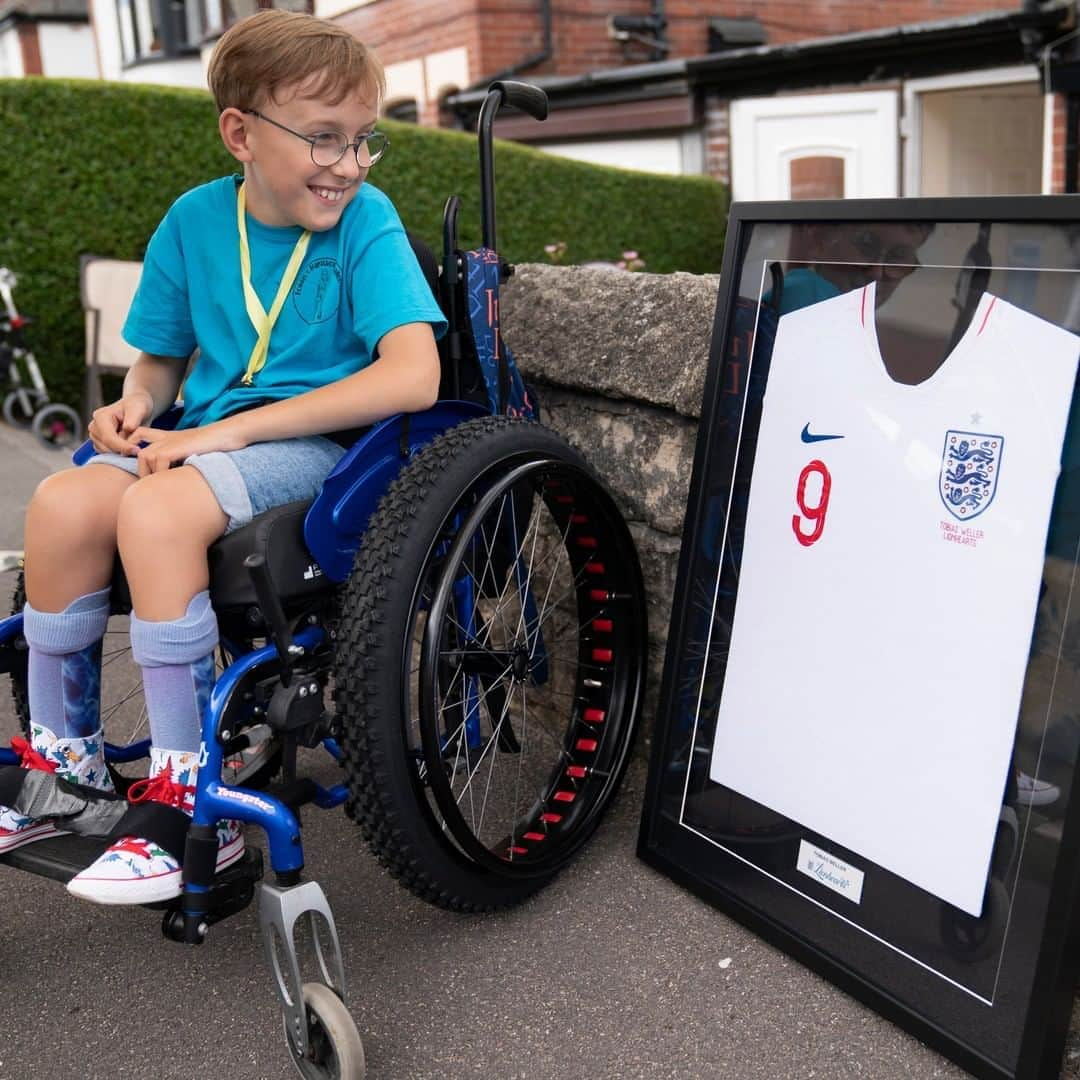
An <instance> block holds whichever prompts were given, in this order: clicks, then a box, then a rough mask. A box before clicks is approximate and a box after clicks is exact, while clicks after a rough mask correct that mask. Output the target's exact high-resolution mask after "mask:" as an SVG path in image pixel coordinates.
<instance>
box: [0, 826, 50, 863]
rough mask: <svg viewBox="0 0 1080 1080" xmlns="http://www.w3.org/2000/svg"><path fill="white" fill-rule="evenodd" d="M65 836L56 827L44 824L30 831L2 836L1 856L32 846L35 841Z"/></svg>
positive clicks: (0, 837)
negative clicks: (25, 845)
mask: <svg viewBox="0 0 1080 1080" xmlns="http://www.w3.org/2000/svg"><path fill="white" fill-rule="evenodd" d="M63 835H64V834H63V833H62V832H61V831H60V830H59V829H58V828H56V827H55V826H54V825H51V824H49V823H48V822H43V823H42V824H41V825H34V826H32V827H31V828H28V829H21V830H20V831H19V832H16V833H8V834H7V835H5V836H0V855H6V854H7V853H8V852H9V851H14V850H15V849H16V848H21V847H22V846H23V844H31V843H33V842H34V841H35V840H47V839H48V838H49V837H50V836H63Z"/></svg>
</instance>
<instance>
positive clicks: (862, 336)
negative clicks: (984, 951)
mask: <svg viewBox="0 0 1080 1080" xmlns="http://www.w3.org/2000/svg"><path fill="white" fill-rule="evenodd" d="M1078 346H1080V339H1078V338H1077V337H1076V336H1075V335H1073V334H1070V333H1068V332H1067V331H1065V330H1062V329H1060V328H1059V327H1057V326H1054V325H1053V324H1051V323H1049V322H1046V321H1045V320H1043V319H1040V318H1038V317H1036V316H1034V315H1030V314H1028V313H1027V312H1025V311H1022V310H1020V309H1019V308H1017V307H1014V306H1013V305H1011V304H1008V303H1006V302H1005V301H1003V300H1001V299H999V298H996V297H994V296H991V295H990V294H984V295H983V297H982V299H981V301H980V302H979V306H978V309H977V310H976V312H975V316H974V318H973V319H972V321H971V325H970V326H969V327H968V330H967V332H966V333H965V334H964V336H963V338H962V339H961V340H960V342H959V343H958V344H957V345H956V347H955V348H954V350H953V351H952V353H951V354H950V355H949V356H948V357H947V359H946V361H945V362H944V364H942V366H941V367H940V368H938V370H937V371H935V372H934V374H933V375H931V376H930V378H928V379H926V380H925V381H924V382H922V383H920V384H919V385H917V386H908V385H904V384H900V383H897V382H894V381H893V380H892V378H890V376H889V374H888V373H887V371H886V369H885V366H884V364H883V362H882V357H881V352H880V350H879V347H878V342H877V334H876V329H875V325H874V288H873V285H868V286H866V287H865V288H863V289H857V290H855V291H853V292H850V293H846V294H844V295H842V296H837V297H834V298H831V299H829V300H825V301H823V302H821V303H818V304H814V305H812V306H810V307H807V308H803V309H801V310H799V311H794V312H792V313H790V314H788V315H785V316H784V317H783V318H782V319H781V320H780V324H779V328H778V330H777V335H776V342H775V345H774V348H773V354H772V362H771V367H770V373H769V381H768V385H767V389H766V394H765V400H764V406H763V413H762V420H761V428H760V434H759V439H758V446H757V452H756V455H755V459H754V468H753V475H752V480H751V487H750V502H749V507H748V516H747V525H746V539H745V543H744V546H743V551H744V555H743V560H742V567H741V571H740V580H739V587H738V594H737V598H736V607H735V618H734V623H733V627H732V638H731V644H730V652H729V658H728V665H727V670H726V674H725V678H724V686H723V691H722V696H721V701H720V707H719V714H718V718H717V726H716V738H715V742H714V748H713V755H712V763H711V769H710V776H711V777H712V779H713V780H715V781H716V782H718V783H721V784H724V785H726V786H727V787H730V788H732V789H734V790H735V791H738V792H741V793H742V794H744V795H747V796H749V797H750V798H752V799H754V800H755V801H757V802H759V803H762V804H764V805H765V806H768V807H770V808H772V809H774V810H777V811H779V812H780V813H782V814H784V815H785V816H786V817H788V818H790V819H792V820H794V821H796V822H799V823H800V824H802V825H804V826H806V827H808V828H809V829H811V830H813V831H814V832H817V833H820V834H821V835H822V836H823V837H824V838H825V839H826V840H831V841H834V842H835V843H837V844H840V845H842V846H843V847H845V848H848V849H849V850H850V851H853V852H855V853H856V854H858V855H860V856H863V857H864V858H866V859H869V860H871V861H872V862H874V863H877V864H878V865H880V866H882V867H884V868H886V869H887V870H890V871H892V872H893V873H895V874H898V875H900V876H901V877H903V878H905V879H906V880H908V881H910V882H913V883H914V884H915V885H917V886H919V887H920V888H922V889H925V890H927V891H929V892H931V893H933V894H934V895H935V896H938V897H940V898H941V899H943V900H946V901H948V902H949V903H951V904H954V905H955V906H957V907H959V908H961V909H963V910H964V911H967V912H970V913H971V914H975V915H977V914H979V913H980V912H981V910H982V905H983V891H984V888H985V885H986V877H987V872H988V868H989V861H990V855H991V851H992V847H993V842H994V835H995V831H996V824H997V820H998V814H999V811H1000V808H1001V803H1002V796H1003V792H1004V787H1005V781H1006V778H1007V770H1008V768H1009V763H1010V760H1011V754H1012V747H1013V742H1014V737H1015V731H1016V722H1017V714H1018V710H1019V705H1020V694H1021V688H1022V685H1023V681H1024V672H1025V669H1026V665H1027V657H1028V651H1029V647H1030V641H1031V631H1032V625H1033V622H1034V618H1035V608H1036V604H1037V601H1038V594H1039V585H1040V580H1041V572H1042V563H1043V553H1044V548H1045V543H1046V530H1047V523H1048V520H1049V516H1050V507H1051V502H1052V500H1053V495H1054V485H1055V482H1056V480H1057V476H1058V472H1059V468H1060V458H1061V446H1062V441H1063V438H1064V433H1065V424H1066V418H1067V416H1068V411H1069V403H1070V400H1071V397H1072V391H1073V383H1074V380H1075V377H1076V365H1077V354H1078Z"/></svg>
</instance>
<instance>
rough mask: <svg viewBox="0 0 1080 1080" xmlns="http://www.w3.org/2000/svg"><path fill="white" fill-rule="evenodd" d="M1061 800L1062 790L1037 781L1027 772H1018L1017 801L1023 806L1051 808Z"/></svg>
mask: <svg viewBox="0 0 1080 1080" xmlns="http://www.w3.org/2000/svg"><path fill="white" fill-rule="evenodd" d="M1059 798H1061V788H1059V787H1058V786H1057V785H1056V784H1051V783H1049V782H1048V781H1046V780H1037V779H1036V778H1035V777H1034V776H1028V774H1027V773H1026V772H1021V771H1020V770H1019V769H1017V771H1016V801H1017V802H1018V803H1019V804H1020V805H1021V806H1049V805H1050V803H1053V802H1057V801H1058V799H1059Z"/></svg>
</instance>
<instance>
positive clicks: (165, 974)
mask: <svg viewBox="0 0 1080 1080" xmlns="http://www.w3.org/2000/svg"><path fill="white" fill-rule="evenodd" d="M65 464H66V458H65V457H64V456H62V455H61V454H59V453H57V452H53V451H49V450H47V449H45V448H44V447H41V446H39V445H37V444H36V443H34V442H33V441H32V438H31V437H30V436H29V435H22V434H20V433H16V432H13V431H12V430H11V429H10V428H6V427H4V426H2V425H0V551H3V550H4V549H17V548H18V547H20V546H21V536H22V516H23V512H24V510H25V506H26V503H27V501H28V499H29V497H30V495H31V494H32V492H33V490H34V487H35V485H36V484H37V482H38V481H39V480H40V478H41V477H42V476H44V475H45V474H46V473H48V472H49V471H51V470H53V469H56V468H60V467H64V465H65ZM14 576H15V575H14V574H13V573H11V572H7V573H0V595H10V587H11V586H12V585H13V584H14ZM2 681H3V680H2V679H0V734H2V735H3V736H4V737H5V739H6V738H7V737H8V736H9V735H10V734H13V733H14V731H15V725H14V719H13V713H12V708H11V703H10V698H9V695H8V692H7V688H6V686H3V685H2ZM317 760H318V761H319V770H320V775H321V778H322V779H323V780H324V782H333V781H334V780H335V779H336V768H337V767H336V766H335V765H333V764H332V763H331V762H330V761H329V759H328V758H321V759H317ZM644 787H645V766H644V764H643V763H642V762H635V763H634V765H633V766H632V768H631V770H630V772H629V774H628V777H627V780H626V782H625V785H624V787H623V789H622V791H621V793H620V795H619V798H618V800H617V802H616V804H615V806H614V808H613V809H612V811H611V813H610V814H609V815H608V817H607V819H606V820H605V822H604V824H603V825H602V827H601V829H600V831H599V832H598V834H597V835H596V837H595V838H594V840H593V841H592V842H591V843H590V845H589V846H588V847H587V848H586V850H585V851H584V852H583V853H582V854H581V855H580V857H579V858H578V859H577V860H576V861H575V862H574V863H573V864H572V865H571V866H570V867H569V868H568V869H567V870H566V871H565V872H564V873H563V874H562V875H561V876H560V877H559V878H558V879H557V880H556V881H555V882H554V883H553V884H552V885H550V886H549V887H548V888H547V889H546V890H544V891H543V892H541V893H540V894H539V895H538V896H536V897H535V898H533V899H532V900H530V901H529V902H528V903H526V904H525V905H523V906H521V907H519V908H517V909H515V910H512V911H509V912H504V913H502V914H498V915H494V916H483V917H474V916H460V915H454V914H450V913H448V912H445V911H441V910H439V909H436V908H434V907H431V906H429V905H427V904H425V903H423V902H422V901H420V900H417V899H415V898H414V897H413V896H412V895H411V894H409V893H407V892H405V891H404V890H403V889H401V888H400V887H399V886H398V885H397V884H396V883H395V882H394V881H393V880H392V879H391V878H390V877H389V875H388V874H387V873H386V872H385V871H383V870H382V868H381V867H380V866H379V865H378V863H377V862H376V860H375V859H374V857H373V856H372V855H371V854H370V853H369V852H368V851H367V849H366V847H365V846H364V844H363V841H362V839H361V837H360V835H359V832H358V830H357V829H356V827H355V826H354V825H353V824H352V822H350V821H349V820H348V819H347V818H346V817H345V815H344V813H343V812H342V811H340V810H338V811H332V812H323V811H318V810H315V809H309V810H307V811H305V814H304V848H305V853H306V857H307V876H308V877H310V878H313V879H314V880H317V881H318V882H320V884H321V885H322V886H323V888H324V890H325V892H326V895H327V897H328V899H329V901H330V904H331V907H332V909H333V911H334V915H335V919H336V922H337V927H338V931H339V934H340V936H341V942H342V947H343V951H344V958H345V970H346V978H347V981H348V986H347V998H348V1005H349V1008H350V1011H351V1013H352V1015H353V1017H354V1018H355V1020H356V1023H357V1026H358V1028H359V1030H360V1032H361V1034H362V1036H363V1039H364V1045H365V1050H366V1053H367V1060H368V1074H369V1076H371V1077H373V1078H376V1080H383V1078H392V1080H405V1078H409V1080H412V1078H417V1080H419V1078H425V1077H432V1078H435V1077H439V1078H443V1080H456V1078H458V1077H462V1078H465V1077H472V1076H477V1077H485V1078H488V1080H502V1078H523V1080H547V1078H552V1080H555V1078H559V1080H578V1078H581V1080H584V1078H591V1080H597V1078H608V1077H611V1078H637V1077H642V1078H652V1077H657V1078H661V1077H672V1078H674V1077H678V1078H687V1077H721V1076H723V1077H735V1078H747V1080H754V1078H770V1080H771V1078H776V1077H799V1078H802V1077H825V1076H828V1077H831V1078H846V1077H863V1078H873V1080H893V1078H912V1077H915V1078H920V1077H927V1078H930V1077H941V1078H954V1077H962V1076H964V1075H965V1074H964V1073H963V1072H962V1071H961V1070H960V1069H958V1068H957V1067H956V1066H954V1065H952V1064H951V1063H949V1062H948V1061H946V1060H945V1059H944V1058H942V1057H940V1056H939V1055H938V1054H937V1053H936V1052H934V1051H932V1050H930V1049H928V1048H926V1047H925V1046H923V1045H922V1044H921V1043H919V1042H918V1041H917V1040H915V1039H914V1038H912V1037H911V1036H909V1035H907V1034H906V1033H904V1032H903V1031H902V1030H901V1029H899V1028H898V1027H896V1026H894V1025H893V1024H891V1023H889V1022H888V1021H886V1020H884V1019H882V1018H881V1017H879V1016H878V1015H877V1014H875V1013H874V1012H872V1011H870V1010H869V1009H867V1008H865V1007H864V1006H862V1005H861V1004H859V1003H858V1002H856V1001H855V1000H854V999H852V998H850V997H848V996H847V995H846V994H844V993H842V992H841V991H840V990H838V989H836V988H835V987H833V986H832V985H831V984H829V983H827V982H825V981H824V980H822V979H820V978H819V977H818V976H816V975H814V974H813V973H812V972H810V971H809V970H807V969H806V968H804V967H802V966H801V965H800V964H799V963H797V962H796V961H794V960H792V959H790V958H788V957H787V956H785V955H784V954H783V953H781V952H778V951H777V950H775V949H773V948H772V947H771V946H769V945H767V944H765V943H764V942H762V941H761V940H760V939H759V938H757V937H756V936H755V935H754V934H752V933H751V932H749V931H748V930H746V929H744V928H743V927H742V926H740V925H739V924H737V923H735V922H733V921H731V920H730V919H729V918H727V917H726V916H724V915H723V914H721V913H720V912H718V911H716V910H715V909H713V908H712V907H710V906H709V905H708V904H706V903H704V902H703V901H701V900H699V899H697V898H696V897H694V896H693V895H691V894H689V893H688V892H686V891H684V890H683V889H681V888H680V887H678V886H677V885H675V884H674V883H673V882H672V881H670V880H669V879H667V878H666V877H664V876H662V875H660V874H658V873H656V872H655V871H653V870H652V869H650V868H649V867H647V866H646V865H645V864H644V863H642V862H641V861H640V860H639V859H638V858H637V857H636V854H635V845H636V839H637V830H638V825H639V821H640V815H641V807H642V800H643V795H644ZM249 842H251V843H258V840H257V839H256V838H250V839H249ZM0 889H2V907H0V928H2V936H0V973H2V977H3V997H4V1000H5V1002H6V1009H5V1013H6V1018H7V1022H6V1023H5V1024H4V1025H3V1030H2V1032H0V1080H38V1078H42V1080H46V1078H47V1080H68V1078H70V1080H96V1078H101V1080H105V1078H109V1080H113V1078H117V1080H119V1078H129V1077H130V1078H140V1080H142V1078H150V1077H154V1078H160V1080H171V1078H177V1080H191V1078H192V1077H202V1078H207V1080H219V1078H220V1080H268V1078H276V1077H288V1076H292V1075H295V1074H294V1072H293V1068H292V1065H291V1063H290V1061H289V1057H288V1052H287V1050H286V1048H285V1043H284V1038H283V1035H282V1028H281V1017H280V1013H279V1011H278V1009H277V1005H276V999H275V997H274V994H273V991H272V988H271V980H270V976H269V972H268V969H267V965H266V963H265V960H264V955H263V945H262V941H261V938H260V935H259V929H258V923H257V911H256V905H252V906H251V907H249V908H248V909H247V910H245V911H244V912H242V913H241V914H240V915H237V916H235V917H233V918H232V919H229V920H228V921H226V922H224V923H221V924H219V925H217V926H215V927H213V928H212V929H211V931H210V935H209V937H208V939H207V941H206V943H205V944H204V945H202V946H200V947H197V948H190V947H186V946H181V945H177V944H174V943H171V942H169V941H166V940H165V939H164V938H163V937H162V935H161V932H160V929H159V918H158V916H157V915H156V914H155V913H154V912H151V911H147V910H144V909H141V908H112V909H110V908H98V907H95V906H93V905H89V904H85V903H82V902H80V901H77V900H74V899H71V898H70V897H68V895H67V894H66V892H65V891H64V889H63V887H62V886H61V885H59V884H57V883H55V882H52V881H48V880H45V879H42V878H37V877H34V876H32V875H29V874H24V873H20V872H18V871H15V870H12V869H11V868H9V867H0ZM1075 1027H1076V1016H1075V1015H1074V1029H1075ZM1062 1075H1063V1076H1067V1077H1070V1078H1074V1077H1080V1040H1078V1039H1077V1036H1076V1031H1075V1030H1074V1032H1073V1033H1072V1035H1071V1036H1070V1043H1069V1048H1068V1049H1067V1058H1066V1066H1065V1070H1064V1072H1063V1074H1062Z"/></svg>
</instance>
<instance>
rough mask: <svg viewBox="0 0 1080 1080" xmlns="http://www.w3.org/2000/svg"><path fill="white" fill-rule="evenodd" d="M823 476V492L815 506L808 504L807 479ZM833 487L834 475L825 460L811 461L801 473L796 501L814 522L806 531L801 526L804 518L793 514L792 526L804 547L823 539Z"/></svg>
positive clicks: (805, 516)
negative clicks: (826, 466) (808, 530)
mask: <svg viewBox="0 0 1080 1080" xmlns="http://www.w3.org/2000/svg"><path fill="white" fill-rule="evenodd" d="M815 474H816V475H817V476H820V477H821V494H820V495H819V496H818V501H817V504H816V505H815V506H807V505H806V481H807V480H809V479H810V477H811V476H814V475H815ZM830 488H832V477H831V476H830V475H829V470H828V469H827V468H825V462H824V461H816V460H815V461H811V462H810V464H809V465H807V466H806V468H805V469H803V471H802V472H801V473H799V486H798V487H797V488H796V489H795V501H796V502H797V503H798V504H799V509H800V510H801V511H802V517H803V518H806V520H807V521H809V522H811V523H812V528H811V531H810V532H809V533H804V532H803V531H802V529H801V528H800V527H799V526H800V523H801V521H802V518H800V517H799V515H798V514H792V516H791V528H792V529H793V530H794V532H795V539H796V540H798V541H799V543H800V544H802V546H803V547H809V546H810V545H811V544H814V543H816V542H817V541H818V540H820V539H821V533H822V531H823V530H824V528H825V515H826V513H827V512H828V510H829V490H830Z"/></svg>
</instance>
